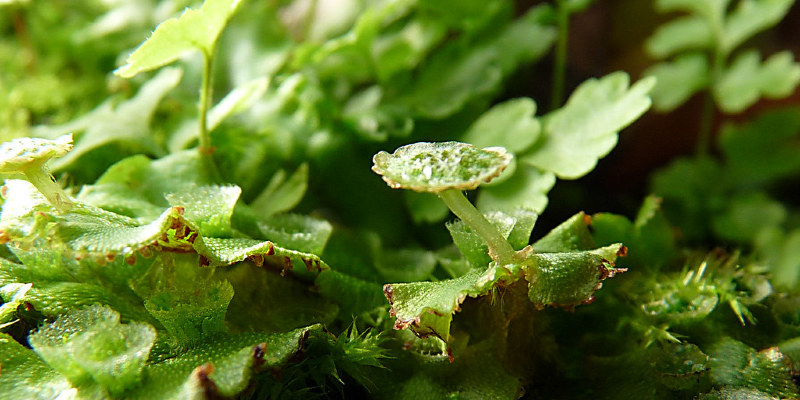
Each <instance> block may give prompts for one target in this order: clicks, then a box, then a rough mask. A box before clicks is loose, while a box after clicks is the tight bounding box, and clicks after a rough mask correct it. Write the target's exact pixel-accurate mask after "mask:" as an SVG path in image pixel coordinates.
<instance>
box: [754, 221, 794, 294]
mask: <svg viewBox="0 0 800 400" xmlns="http://www.w3.org/2000/svg"><path fill="white" fill-rule="evenodd" d="M755 246H756V249H757V250H758V253H759V254H761V255H762V257H764V259H765V260H766V261H767V262H768V265H769V269H770V273H771V275H772V278H771V279H770V282H772V283H773V284H774V285H775V286H776V287H778V288H781V289H785V288H792V289H794V288H796V287H797V285H798V283H799V282H800V276H798V275H797V271H798V270H800V250H798V249H800V229H795V230H792V231H790V232H784V231H783V230H781V229H778V228H776V227H772V228H771V229H766V230H764V231H762V232H760V233H759V235H758V236H757V237H756V238H755Z"/></svg>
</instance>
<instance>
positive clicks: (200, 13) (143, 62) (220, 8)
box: [114, 0, 241, 78]
mask: <svg viewBox="0 0 800 400" xmlns="http://www.w3.org/2000/svg"><path fill="white" fill-rule="evenodd" d="M239 4H241V0H206V1H205V2H204V3H203V5H202V6H201V7H200V9H199V10H195V9H187V10H186V11H184V12H183V14H182V15H181V16H180V17H179V18H171V19H168V20H166V21H164V22H162V23H161V24H160V25H158V27H156V30H155V31H154V32H153V34H152V35H151V36H150V38H148V39H147V40H145V41H144V43H142V44H141V46H139V48H138V49H136V51H134V52H133V54H131V55H130V56H129V57H128V59H127V61H126V63H125V65H123V66H122V67H120V68H119V69H117V70H116V71H114V73H115V74H117V75H119V76H121V77H123V78H131V77H133V76H135V75H136V74H138V73H140V72H146V71H150V70H153V69H156V68H160V67H162V66H164V65H167V64H169V63H171V62H173V61H175V60H177V59H178V58H180V57H181V56H182V55H183V53H185V52H187V51H191V50H200V51H201V52H203V53H204V54H205V55H206V56H207V57H211V55H212V54H213V53H214V48H215V47H216V43H217V39H218V38H219V35H220V33H222V29H224V28H225V24H227V23H228V20H229V19H230V18H231V16H233V14H234V13H235V12H236V9H237V8H238V7H239ZM198 27H202V28H201V29H198Z"/></svg>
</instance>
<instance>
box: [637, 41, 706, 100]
mask: <svg viewBox="0 0 800 400" xmlns="http://www.w3.org/2000/svg"><path fill="white" fill-rule="evenodd" d="M644 75H645V76H653V77H655V78H656V86H655V87H654V88H653V92H652V93H651V96H652V97H653V108H655V109H656V110H658V111H661V112H669V111H672V110H674V109H675V108H678V107H679V106H680V105H681V104H683V103H685V102H686V101H687V100H689V98H690V97H692V95H693V94H695V93H697V92H699V91H701V90H703V89H705V88H707V87H708V85H709V82H710V80H711V76H710V75H711V73H710V71H709V66H708V60H707V58H706V56H705V55H703V54H700V53H687V54H683V55H680V56H678V57H676V58H675V60H673V61H667V62H662V63H658V64H656V65H653V66H652V67H650V68H648V69H647V70H646V71H645V72H644Z"/></svg>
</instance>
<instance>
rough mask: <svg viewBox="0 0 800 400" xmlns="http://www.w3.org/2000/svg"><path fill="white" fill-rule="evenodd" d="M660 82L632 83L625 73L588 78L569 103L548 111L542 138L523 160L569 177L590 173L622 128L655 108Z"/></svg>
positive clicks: (646, 79)
mask: <svg viewBox="0 0 800 400" xmlns="http://www.w3.org/2000/svg"><path fill="white" fill-rule="evenodd" d="M655 84H656V81H655V79H654V78H652V77H649V78H644V79H642V80H640V81H638V82H636V83H635V84H633V85H631V86H630V87H629V78H628V74H626V73H624V72H615V73H612V74H609V75H607V76H605V77H603V78H601V79H589V80H587V81H585V82H584V83H582V84H581V85H580V86H578V88H577V89H575V91H574V92H573V93H572V95H571V96H570V98H569V100H567V104H565V105H564V107H562V108H560V109H558V110H556V111H553V112H551V113H550V114H548V115H546V116H545V118H544V122H543V130H542V135H541V137H540V138H539V140H538V142H537V143H536V144H534V146H533V147H532V148H531V150H530V151H528V152H527V153H526V154H525V155H521V156H520V159H521V161H523V162H526V163H529V164H531V165H533V166H535V167H538V168H541V169H543V170H545V171H551V172H553V173H555V174H556V175H558V176H559V177H560V178H563V179H577V178H580V177H581V176H583V175H586V174H587V173H588V172H589V171H591V170H592V169H593V168H594V167H595V165H596V164H597V161H598V160H599V159H600V158H602V157H605V156H606V155H607V154H608V153H609V152H610V151H611V149H613V148H614V146H615V145H616V144H617V139H618V137H617V134H618V132H619V131H620V130H622V129H623V128H625V127H626V126H628V125H630V124H631V123H632V122H633V121H635V120H636V119H637V118H639V116H641V115H642V114H644V112H645V111H647V109H649V108H650V104H651V101H650V97H648V93H649V92H650V90H651V89H652V88H653V86H654V85H655Z"/></svg>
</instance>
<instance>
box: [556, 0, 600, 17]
mask: <svg viewBox="0 0 800 400" xmlns="http://www.w3.org/2000/svg"><path fill="white" fill-rule="evenodd" d="M594 1H595V0H566V1H565V2H564V3H565V7H566V8H567V10H568V12H569V13H570V14H574V13H578V12H581V11H584V10H586V9H587V8H589V6H590V5H592V3H594Z"/></svg>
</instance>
